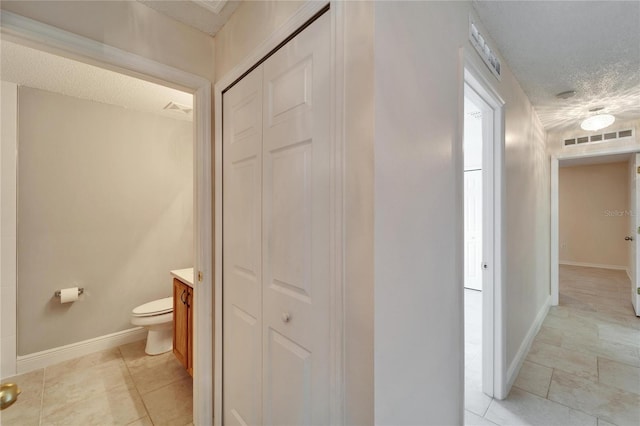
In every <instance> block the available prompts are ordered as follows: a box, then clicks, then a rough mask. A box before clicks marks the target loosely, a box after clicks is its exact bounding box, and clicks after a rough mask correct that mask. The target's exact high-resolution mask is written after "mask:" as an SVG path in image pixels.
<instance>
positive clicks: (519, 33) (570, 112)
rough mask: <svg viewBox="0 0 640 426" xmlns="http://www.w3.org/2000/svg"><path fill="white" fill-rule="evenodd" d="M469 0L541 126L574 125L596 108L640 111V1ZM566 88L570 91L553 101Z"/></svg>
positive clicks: (628, 115) (625, 114) (627, 113)
mask: <svg viewBox="0 0 640 426" xmlns="http://www.w3.org/2000/svg"><path fill="white" fill-rule="evenodd" d="M473 4H474V8H475V10H476V11H477V13H478V15H479V17H480V20H481V21H482V23H483V24H484V26H485V27H486V28H487V30H488V32H489V33H490V34H491V36H492V38H493V39H494V40H495V43H496V44H497V45H498V49H499V50H500V52H501V53H502V56H503V57H504V58H505V59H506V61H507V63H508V64H509V67H510V68H511V69H512V71H513V73H514V74H515V76H516V78H517V79H518V81H519V82H520V84H521V86H522V88H523V89H524V91H525V92H526V93H527V96H528V97H529V99H530V100H531V103H532V104H533V106H534V107H535V109H536V111H537V113H538V116H539V117H540V120H541V121H542V124H543V125H544V126H545V128H546V129H547V130H549V131H560V130H570V129H576V130H579V129H580V122H581V121H582V120H583V119H584V118H586V117H587V116H588V115H590V114H591V113H589V109H590V108H593V107H597V106H603V107H605V109H604V110H602V112H603V113H611V114H613V115H615V116H616V118H617V119H618V120H629V119H635V118H638V117H640V2H638V1H623V2H621V1H586V2H585V1H488V0H474V3H473ZM566 90H575V91H576V95H575V96H574V97H573V98H570V99H566V100H561V99H556V97H555V95H556V94H557V93H560V92H564V91H566Z"/></svg>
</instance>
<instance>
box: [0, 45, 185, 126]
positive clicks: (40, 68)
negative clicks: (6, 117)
mask: <svg viewBox="0 0 640 426" xmlns="http://www.w3.org/2000/svg"><path fill="white" fill-rule="evenodd" d="M0 58H1V62H0V78H1V79H2V80H4V81H10V82H13V83H16V84H18V85H22V86H28V87H33V88H36V89H42V90H47V91H49V92H55V93H60V94H63V95H67V96H73V97H75V98H80V99H88V100H92V101H96V102H102V103H106V104H111V105H118V106H121V107H124V108H130V109H133V110H138V111H145V112H151V113H156V114H161V115H164V116H166V117H172V118H177V119H180V120H188V121H191V120H192V116H193V114H185V113H184V112H181V111H175V110H164V109H163V108H164V107H165V106H166V105H167V104H168V103H169V102H172V101H173V102H175V103H178V104H181V105H186V106H189V107H191V106H192V105H193V96H192V95H191V94H189V93H185V92H181V91H179V90H174V89H171V88H168V87H164V86H160V85H158V84H155V83H150V82H148V81H145V80H140V79H138V78H133V77H129V76H127V75H124V74H119V73H116V72H113V71H109V70H105V69H103V68H98V67H95V66H93V65H88V64H85V63H82V62H77V61H74V60H71V59H67V58H63V57H61V56H56V55H52V54H50V53H46V52H42V51H40V50H35V49H31V48H29V47H25V46H22V45H19V44H15V43H11V42H9V41H6V40H2V42H1V44H0Z"/></svg>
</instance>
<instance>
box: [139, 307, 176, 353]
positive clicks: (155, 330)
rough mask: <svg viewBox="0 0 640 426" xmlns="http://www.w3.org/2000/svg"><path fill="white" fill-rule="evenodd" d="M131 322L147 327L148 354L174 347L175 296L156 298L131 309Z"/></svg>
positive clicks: (146, 350)
mask: <svg viewBox="0 0 640 426" xmlns="http://www.w3.org/2000/svg"><path fill="white" fill-rule="evenodd" d="M131 324H133V325H137V326H139V327H145V328H146V329H147V330H149V332H148V333H147V346H146V347H145V349H144V351H145V352H146V353H147V354H148V355H159V354H162V353H165V352H169V351H170V350H171V349H172V348H173V297H165V298H164V299H158V300H154V301H153V302H149V303H145V304H144V305H140V306H138V307H136V308H134V309H133V311H131Z"/></svg>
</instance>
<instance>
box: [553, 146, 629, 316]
mask: <svg viewBox="0 0 640 426" xmlns="http://www.w3.org/2000/svg"><path fill="white" fill-rule="evenodd" d="M638 157H640V155H639V154H637V153H635V152H629V153H615V154H601V155H582V156H577V157H574V158H560V159H555V161H556V162H557V165H558V169H557V173H556V174H554V175H555V176H554V177H555V178H554V179H552V187H553V188H554V191H552V193H553V194H554V196H555V197H556V200H557V202H556V203H555V207H554V208H553V209H552V217H553V219H554V220H555V221H557V222H556V223H557V228H555V229H556V230H557V231H556V232H554V237H556V239H555V243H556V244H555V245H556V248H557V253H558V255H557V258H556V259H554V264H555V266H556V268H557V271H558V275H557V276H556V279H557V283H558V285H557V287H555V286H554V287H553V289H552V296H553V297H554V299H555V300H556V301H557V303H558V304H560V305H576V304H579V305H580V306H583V308H587V309H593V308H594V307H595V304H596V302H598V303H600V302H602V300H603V298H604V299H606V300H607V301H608V302H609V303H610V304H615V305H616V306H620V307H622V306H626V308H625V310H628V313H629V314H631V313H633V315H636V316H637V315H640V295H638V291H637V288H638V287H639V286H638V283H637V279H638V273H637V265H638V261H637V257H638V253H639V252H640V250H638V244H639V241H638V236H639V234H638V226H639V223H638V217H637V214H636V213H637V211H638V205H637V203H638V200H640V197H638V190H639V189H640V188H639V187H638V182H637V176H638V172H637V170H638V166H640V161H639V159H640V158H638ZM585 230H588V232H585ZM578 277H579V279H578ZM585 277H586V278H585ZM597 282H599V284H597V285H596V283H597ZM592 286H593V287H594V288H590V287H592ZM595 287H597V288H595ZM604 287H606V288H604ZM628 289H630V290H631V303H629V290H628ZM605 290H606V291H605ZM594 292H597V294H598V295H599V296H598V297H597V298H594V297H593V296H594V294H596V293H594ZM596 299H597V300H596ZM620 314H622V312H620Z"/></svg>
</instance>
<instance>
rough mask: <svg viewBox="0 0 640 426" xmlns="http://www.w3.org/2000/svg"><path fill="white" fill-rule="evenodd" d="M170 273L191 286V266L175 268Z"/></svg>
mask: <svg viewBox="0 0 640 426" xmlns="http://www.w3.org/2000/svg"><path fill="white" fill-rule="evenodd" d="M171 275H173V276H174V277H176V278H177V279H179V280H180V281H182V282H183V283H185V284H186V285H188V286H189V287H191V288H193V268H187V269H176V270H174V271H171Z"/></svg>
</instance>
